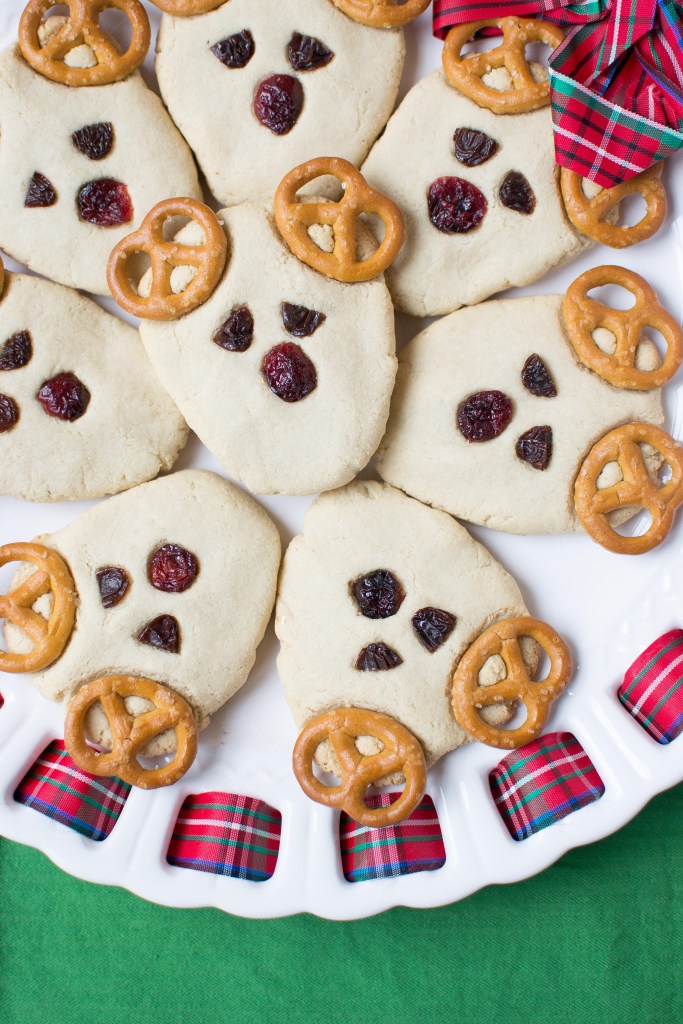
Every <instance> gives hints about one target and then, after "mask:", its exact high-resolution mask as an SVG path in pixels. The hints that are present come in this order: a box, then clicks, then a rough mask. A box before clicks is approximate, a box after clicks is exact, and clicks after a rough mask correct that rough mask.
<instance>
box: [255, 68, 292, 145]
mask: <svg viewBox="0 0 683 1024" xmlns="http://www.w3.org/2000/svg"><path fill="white" fill-rule="evenodd" d="M303 105H304V90H303V87H302V85H301V82H300V81H299V79H298V78H293V77H292V75H269V76H268V77H267V78H263V79H262V80H261V81H260V82H259V84H258V85H257V86H256V88H255V90H254V102H253V104H252V107H253V111H254V115H255V117H256V118H257V120H258V121H260V122H261V124H262V125H263V126H264V127H265V128H269V129H270V130H271V132H272V133H273V135H286V134H287V132H291V130H292V128H293V127H294V125H295V124H296V122H297V121H298V120H299V115H300V113H301V109H302V107H303Z"/></svg>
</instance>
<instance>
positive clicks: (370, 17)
mask: <svg viewBox="0 0 683 1024" xmlns="http://www.w3.org/2000/svg"><path fill="white" fill-rule="evenodd" d="M166 2H168V0H166ZM332 2H333V3H334V4H335V6H336V7H338V8H339V10H340V11H343V12H344V14H347V15H348V16H349V18H353V20H354V21H358V22H360V24H361V25H370V26H372V27H373V28H398V27H399V26H401V25H407V24H408V22H409V21H412V20H413V18H417V16H418V14H422V12H423V11H426V10H427V8H428V7H429V4H430V0H404V2H401V0H332Z"/></svg>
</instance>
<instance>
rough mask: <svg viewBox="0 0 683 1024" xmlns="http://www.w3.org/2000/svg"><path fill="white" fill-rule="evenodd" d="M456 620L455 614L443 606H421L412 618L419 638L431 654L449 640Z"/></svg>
mask: <svg viewBox="0 0 683 1024" xmlns="http://www.w3.org/2000/svg"><path fill="white" fill-rule="evenodd" d="M456 621H457V620H456V617H455V615H451V613H450V612H446V611H444V610H443V608H420V609H419V611H416V612H415V614H414V615H413V617H412V619H411V622H412V624H413V629H414V630H415V632H416V634H417V638H418V640H419V641H420V643H421V644H422V646H423V647H426V648H427V650H428V651H429V653H430V654H433V653H434V651H435V650H437V648H439V647H441V645H442V644H443V643H445V642H446V640H448V638H449V636H450V635H451V633H452V632H453V630H454V629H455V623H456Z"/></svg>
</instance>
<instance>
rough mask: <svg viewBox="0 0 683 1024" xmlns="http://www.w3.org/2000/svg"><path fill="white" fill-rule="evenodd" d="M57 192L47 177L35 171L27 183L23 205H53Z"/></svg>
mask: <svg viewBox="0 0 683 1024" xmlns="http://www.w3.org/2000/svg"><path fill="white" fill-rule="evenodd" d="M56 202H57V192H56V191H55V187H54V185H53V184H52V182H51V181H50V179H49V178H46V177H45V175H44V174H41V173H40V171H36V172H35V174H34V175H33V177H32V178H31V180H30V181H29V183H28V188H27V189H26V197H25V199H24V206H54V204H55V203H56Z"/></svg>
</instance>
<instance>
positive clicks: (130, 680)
mask: <svg viewBox="0 0 683 1024" xmlns="http://www.w3.org/2000/svg"><path fill="white" fill-rule="evenodd" d="M126 697H144V699H145V700H148V701H151V703H152V704H154V708H153V709H152V710H151V711H143V712H142V713H141V714H139V715H135V716H133V715H131V714H130V713H129V712H128V711H127V710H126V705H125V703H124V701H125V698H126ZM98 701H99V702H100V704H101V705H102V708H103V710H104V713H105V715H106V716H107V719H108V720H109V725H110V726H111V733H112V749H111V751H110V752H109V753H104V754H99V753H98V752H97V751H96V750H94V749H93V748H92V747H91V746H89V745H88V743H87V742H86V739H85V719H86V715H87V714H88V712H89V711H90V709H91V708H92V707H93V706H94V705H95V704H97V702H98ZM167 729H173V730H175V734H176V753H175V757H174V758H173V760H172V761H171V762H170V764H167V765H163V766H162V767H161V768H143V767H142V765H141V764H140V762H139V761H138V755H139V754H141V753H142V752H143V751H144V749H145V747H146V746H147V744H148V743H150V742H151V741H152V740H153V739H154V738H155V736H158V735H159V734H160V733H162V732H165V731H166V730H167ZM64 730H65V731H64V743H65V744H66V749H67V750H68V751H69V754H70V755H71V757H72V758H73V759H74V761H75V762H76V764H77V765H78V767H79V768H81V769H82V770H83V771H84V772H90V774H91V775H116V776H117V777H118V778H119V779H123V781H124V782H127V783H128V784H129V785H131V786H138V787H139V788H140V789H159V788H160V787H161V786H172V785H173V783H174V782H177V781H178V779H180V778H181V777H182V776H183V775H184V774H185V772H186V771H187V769H188V768H189V767H190V765H191V764H192V762H193V761H194V759H195V756H196V753H197V723H196V721H195V717H194V715H193V713H192V708H191V707H190V705H189V704H188V703H187V701H186V700H184V698H183V697H181V696H180V694H179V693H175V692H174V691H173V690H170V689H169V688H168V686H162V684H161V683H155V682H153V681H152V680H151V679H144V678H136V677H135V676H103V677H102V678H101V679H95V680H93V682H91V683H87V684H86V685H85V686H82V687H81V688H80V690H78V691H77V693H76V696H75V697H74V698H73V700H72V701H71V703H70V704H69V709H68V711H67V713H66V721H65V726H64Z"/></svg>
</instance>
